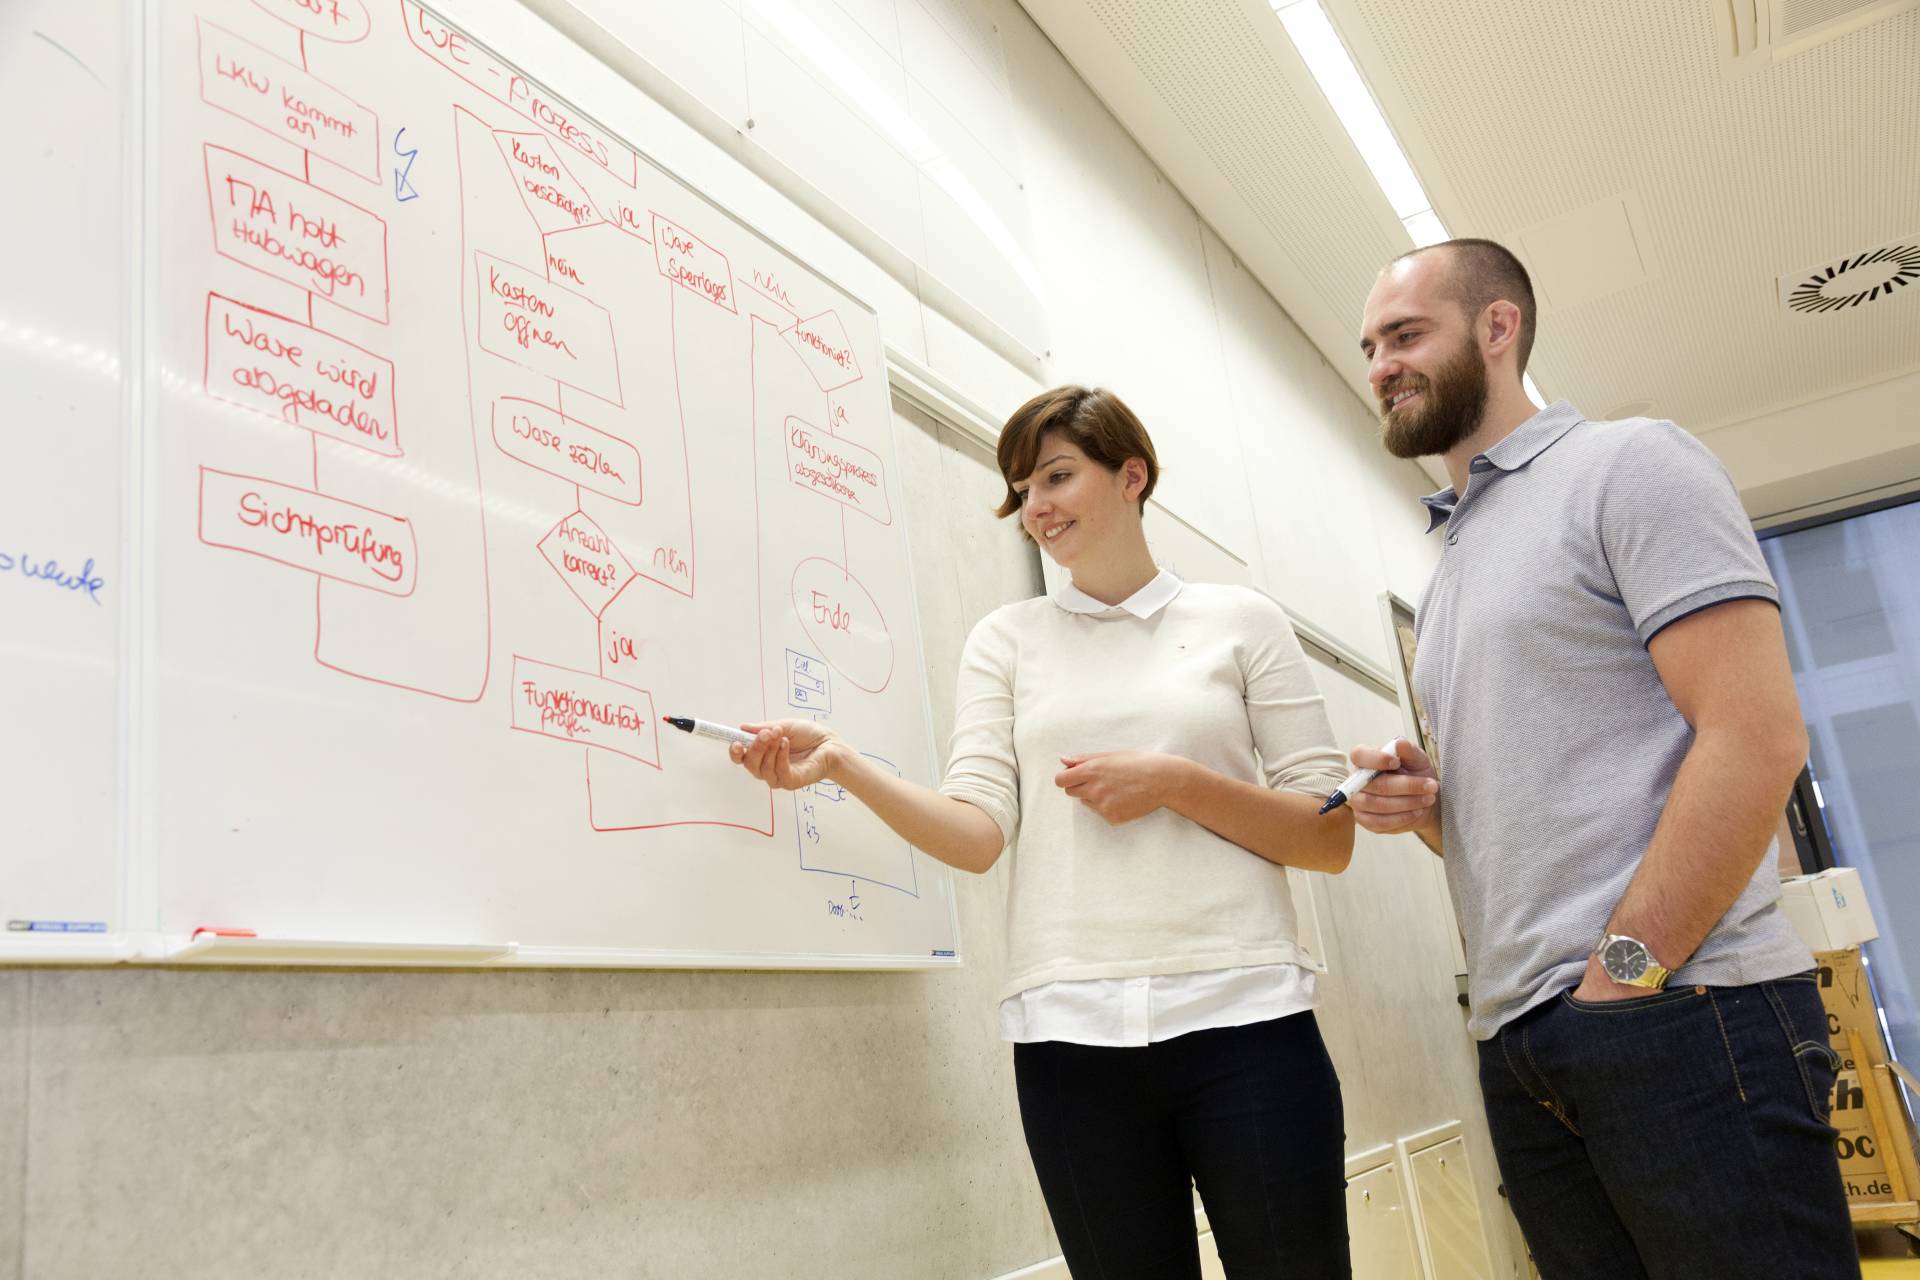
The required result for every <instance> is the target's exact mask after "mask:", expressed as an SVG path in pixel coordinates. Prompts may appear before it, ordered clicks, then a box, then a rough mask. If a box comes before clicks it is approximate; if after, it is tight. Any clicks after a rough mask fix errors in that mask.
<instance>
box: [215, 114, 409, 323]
mask: <svg viewBox="0 0 1920 1280" xmlns="http://www.w3.org/2000/svg"><path fill="white" fill-rule="evenodd" d="M204 150H205V152H206V164H207V212H208V215H209V217H210V219H211V221H212V224H213V247H214V251H215V252H216V253H218V254H220V255H221V256H222V257H225V258H231V259H232V260H233V261H235V262H238V263H240V264H241V265H242V266H248V267H252V268H253V269H254V270H256V271H261V272H264V273H265V274H267V275H270V276H272V277H273V278H274V279H276V280H284V281H286V282H287V283H288V284H291V285H293V286H294V287H295V288H299V289H305V290H306V291H307V292H309V293H312V294H314V295H316V296H317V297H320V298H322V299H325V300H326V301H328V302H331V303H333V304H335V305H336V306H340V307H345V308H346V309H347V310H349V311H353V312H356V313H357V314H359V315H363V316H366V317H367V318H368V319H369V320H377V321H379V322H380V323H381V324H385V323H386V322H387V224H386V222H385V221H384V220H383V219H381V218H380V217H379V216H378V215H377V214H373V213H370V212H368V211H367V210H365V209H362V208H361V207H360V206H359V205H357V204H354V203H353V202H352V201H349V200H342V199H341V198H340V197H339V196H336V195H334V194H333V193H332V192H329V191H324V190H322V189H321V188H319V187H316V186H314V185H313V184H312V183H310V182H307V181H305V180H304V179H301V178H297V177H295V176H294V175H292V174H290V173H282V172H281V171H280V170H278V169H275V168H273V167H272V166H271V165H264V164H261V163H260V162H259V161H258V160H254V159H251V158H249V157H247V156H243V155H241V154H240V153H239V152H238V151H229V150H227V148H225V147H216V146H214V145H213V144H212V143H207V144H205V146H204Z"/></svg>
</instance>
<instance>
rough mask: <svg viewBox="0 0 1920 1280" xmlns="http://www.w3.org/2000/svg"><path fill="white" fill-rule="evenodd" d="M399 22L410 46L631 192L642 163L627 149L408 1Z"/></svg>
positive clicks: (401, 0)
mask: <svg viewBox="0 0 1920 1280" xmlns="http://www.w3.org/2000/svg"><path fill="white" fill-rule="evenodd" d="M400 18H401V21H402V22H403V23H404V24H405V25H406V28H407V39H409V40H411V41H413V47H414V48H416V49H418V50H419V51H420V52H421V53H424V54H426V55H427V56H428V57H429V58H432V59H433V60H434V61H435V62H437V63H439V64H440V65H441V66H443V67H445V68H446V69H447V70H449V71H451V72H453V74H455V75H456V76H459V77H460V78H461V79H462V80H465V81H466V82H467V83H468V84H470V85H472V86H473V87H474V88H476V89H478V90H480V91H481V92H482V93H484V94H486V95H487V96H488V97H490V98H492V99H494V100H495V101H496V102H504V103H505V104H506V105H508V106H509V107H512V108H513V109H514V110H515V111H518V112H519V113H520V114H521V115H523V116H525V117H526V118H527V119H529V120H531V121H533V122H534V123H535V124H537V125H539V126H540V127H541V128H542V129H545V130H546V131H547V132H548V133H550V134H552V135H553V136H554V137H556V138H558V139H559V140H560V141H561V142H563V143H565V144H566V145H567V147H568V148H569V150H570V151H571V153H572V154H574V155H579V156H584V157H586V159H588V160H590V161H591V162H593V163H594V164H596V165H599V166H600V167H601V168H602V169H604V170H606V171H607V172H608V173H610V174H612V175H613V176H614V177H615V178H618V179H619V180H620V181H621V182H623V183H625V184H626V185H627V186H629V187H631V186H632V185H633V184H634V181H635V179H636V178H638V177H639V174H640V161H639V158H638V157H637V156H635V155H634V153H633V152H632V151H631V150H629V149H628V147H627V145H626V144H625V143H623V142H621V141H620V140H619V139H618V138H616V137H614V136H613V135H612V134H609V133H603V132H602V131H601V129H600V126H599V125H597V124H594V123H592V122H591V121H588V120H586V119H584V118H582V117H581V115H580V113H579V112H578V111H575V110H574V109H573V108H572V107H570V106H568V105H567V104H566V103H564V102H561V101H559V100H557V99H556V98H554V97H553V95H552V94H550V93H548V92H547V90H546V88H545V87H544V86H543V85H540V84H538V83H536V82H535V81H532V80H529V79H527V78H526V77H525V76H523V75H521V74H520V73H519V72H518V71H516V70H514V69H513V68H512V67H511V66H509V65H507V64H506V63H504V62H501V61H499V60H498V59H497V58H495V57H494V56H493V55H492V54H490V53H488V52H487V51H486V50H485V49H482V48H481V47H480V46H479V45H477V44H475V43H474V42H473V41H471V40H469V39H467V37H466V35H465V33H463V32H461V31H460V30H459V29H458V28H455V27H450V26H448V25H447V24H446V23H444V22H442V21H440V19H439V18H437V17H435V16H434V15H433V14H431V13H428V12H427V11H426V10H425V9H422V8H421V7H420V6H419V5H417V4H413V3H411V0H400Z"/></svg>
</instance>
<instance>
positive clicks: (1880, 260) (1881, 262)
mask: <svg viewBox="0 0 1920 1280" xmlns="http://www.w3.org/2000/svg"><path fill="white" fill-rule="evenodd" d="M1916 282H1920V241H1914V242H1910V243H1906V244H1890V245H1886V246H1883V247H1882V248H1879V249H1875V250H1873V251H1871V252H1869V253H1863V254H1859V255H1858V256H1856V257H1852V258H1842V259H1841V260H1840V261H1838V262H1835V263H1831V264H1829V265H1827V266H1824V267H1815V268H1814V269H1813V270H1812V271H1809V272H1807V273H1806V274H1805V275H1804V276H1802V277H1801V278H1800V279H1799V280H1798V281H1797V282H1795V284H1794V285H1793V288H1792V290H1791V292H1789V293H1788V295H1787V306H1788V307H1789V308H1791V309H1792V310H1794V311H1798V312H1800V313H1801V314H1802V315H1824V314H1826V313H1827V312H1829V311H1843V310H1845V309H1847V308H1849V307H1857V306H1859V305H1860V304H1861V303H1863V302H1872V301H1874V300H1875V299H1877V298H1891V297H1892V296H1893V295H1894V292H1895V291H1896V290H1900V289H1904V288H1906V287H1907V286H1908V285H1910V284H1914V283H1916Z"/></svg>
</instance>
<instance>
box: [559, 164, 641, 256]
mask: <svg viewBox="0 0 1920 1280" xmlns="http://www.w3.org/2000/svg"><path fill="white" fill-rule="evenodd" d="M571 172H572V173H573V176H574V179H575V180H576V181H578V182H579V183H580V185H581V186H583V187H585V188H586V189H587V194H588V195H590V196H591V197H593V207H594V208H595V209H596V210H598V211H599V213H600V217H601V218H602V219H604V220H605V221H606V223H607V225H609V226H613V227H618V228H619V229H620V230H622V231H624V232H626V233H627V234H628V235H630V236H632V237H633V238H634V239H635V240H638V241H640V242H641V243H643V244H652V243H653V213H652V211H651V210H648V209H644V208H642V207H641V206H640V205H639V204H637V203H635V202H636V201H637V200H638V199H639V195H638V193H637V192H635V191H634V189H633V188H632V187H629V186H626V185H623V184H622V183H621V182H620V180H619V179H617V178H613V177H609V176H608V174H607V172H606V170H604V169H601V168H599V167H598V166H596V165H590V164H583V165H578V166H575V167H574V168H573V169H572V170H571Z"/></svg>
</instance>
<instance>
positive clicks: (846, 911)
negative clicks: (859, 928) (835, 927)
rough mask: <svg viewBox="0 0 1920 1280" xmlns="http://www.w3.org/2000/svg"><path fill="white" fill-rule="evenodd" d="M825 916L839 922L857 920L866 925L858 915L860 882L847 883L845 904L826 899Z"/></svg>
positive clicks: (850, 881) (864, 920)
mask: <svg viewBox="0 0 1920 1280" xmlns="http://www.w3.org/2000/svg"><path fill="white" fill-rule="evenodd" d="M827 914H828V915H830V916H833V917H834V918H836V919H839V920H858V921H860V923H862V924H865V923H866V918H865V917H864V916H862V915H861V914H860V882H859V881H858V880H849V881H847V899H846V901H845V902H836V901H834V900H833V899H832V898H828V899H827Z"/></svg>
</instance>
